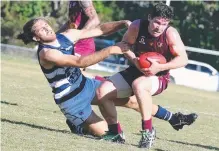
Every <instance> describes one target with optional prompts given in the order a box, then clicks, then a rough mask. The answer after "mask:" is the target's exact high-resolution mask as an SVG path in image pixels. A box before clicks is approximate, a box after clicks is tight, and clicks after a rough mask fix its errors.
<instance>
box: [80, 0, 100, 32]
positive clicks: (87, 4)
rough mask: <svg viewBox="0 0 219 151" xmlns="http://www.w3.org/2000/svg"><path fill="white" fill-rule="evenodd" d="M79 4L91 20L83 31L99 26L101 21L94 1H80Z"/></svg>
mask: <svg viewBox="0 0 219 151" xmlns="http://www.w3.org/2000/svg"><path fill="white" fill-rule="evenodd" d="M79 4H80V5H81V7H82V9H83V11H84V13H85V14H86V15H87V17H88V18H89V19H88V20H87V22H86V24H85V26H84V27H83V29H91V28H94V27H96V26H98V25H99V24H100V20H99V18H98V15H97V12H96V10H95V8H94V6H93V3H92V0H86V1H83V0H80V1H79Z"/></svg>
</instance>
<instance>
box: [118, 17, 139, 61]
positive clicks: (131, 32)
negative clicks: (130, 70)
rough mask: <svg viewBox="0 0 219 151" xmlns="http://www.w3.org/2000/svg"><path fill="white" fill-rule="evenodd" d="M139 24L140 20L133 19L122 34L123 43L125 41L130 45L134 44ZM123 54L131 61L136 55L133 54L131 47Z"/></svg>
mask: <svg viewBox="0 0 219 151" xmlns="http://www.w3.org/2000/svg"><path fill="white" fill-rule="evenodd" d="M139 24H140V20H135V21H133V22H132V23H131V25H130V26H129V28H128V30H127V31H126V33H125V34H124V36H123V39H122V41H123V42H125V43H127V44H129V45H131V46H132V45H134V44H135V42H136V39H137V36H138V31H139ZM124 55H125V56H126V57H127V58H128V59H129V60H130V61H131V62H133V63H134V60H135V59H136V56H135V54H134V52H132V50H131V49H130V50H129V51H127V52H126V53H124Z"/></svg>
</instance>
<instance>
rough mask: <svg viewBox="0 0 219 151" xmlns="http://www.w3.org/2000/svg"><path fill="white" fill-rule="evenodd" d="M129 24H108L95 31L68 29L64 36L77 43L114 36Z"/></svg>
mask: <svg viewBox="0 0 219 151" xmlns="http://www.w3.org/2000/svg"><path fill="white" fill-rule="evenodd" d="M128 22H129V21H128V20H121V21H115V22H107V23H103V24H101V25H99V26H98V27H96V28H93V29H83V30H77V29H68V30H67V31H66V32H64V33H63V34H64V35H65V36H66V37H68V38H69V39H70V40H71V41H72V42H74V43H75V42H77V41H78V40H80V39H86V38H91V37H98V36H102V35H109V34H112V33H114V32H116V31H118V30H120V29H122V28H125V27H127V24H128Z"/></svg>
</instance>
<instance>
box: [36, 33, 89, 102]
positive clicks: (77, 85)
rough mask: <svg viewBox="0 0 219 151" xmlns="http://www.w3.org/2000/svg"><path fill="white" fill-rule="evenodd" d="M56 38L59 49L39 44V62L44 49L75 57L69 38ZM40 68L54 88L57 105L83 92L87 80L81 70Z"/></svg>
mask: <svg viewBox="0 0 219 151" xmlns="http://www.w3.org/2000/svg"><path fill="white" fill-rule="evenodd" d="M56 38H57V40H58V42H59V43H60V46H59V47H54V46H51V45H44V44H39V48H38V51H37V56H38V60H39V52H40V50H42V49H43V48H51V49H57V50H59V51H61V52H62V53H63V54H67V55H72V54H73V55H74V44H73V43H72V42H71V41H70V40H69V39H68V38H66V37H65V36H64V35H62V34H56ZM40 67H41V69H42V71H43V73H44V75H45V77H46V79H47V80H48V82H49V84H50V87H51V88H52V92H53V94H54V99H55V102H56V104H60V103H62V102H65V101H67V100H69V99H71V98H72V97H74V96H76V95H77V94H78V93H80V92H81V91H82V90H83V88H84V85H85V83H86V78H85V77H84V76H83V75H82V74H81V70H80V68H78V67H59V66H54V67H53V68H51V69H45V68H44V67H43V66H41V65H40Z"/></svg>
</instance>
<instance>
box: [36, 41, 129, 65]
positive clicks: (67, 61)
mask: <svg viewBox="0 0 219 151" xmlns="http://www.w3.org/2000/svg"><path fill="white" fill-rule="evenodd" d="M126 49H127V48H126V46H125V45H122V44H118V45H115V46H110V47H107V48H105V49H102V50H101V51H98V52H96V53H93V54H90V55H87V56H81V57H78V56H74V55H66V54H63V53H62V52H60V51H58V50H55V49H43V50H41V51H40V54H39V56H40V64H41V65H42V66H43V67H45V68H46V69H48V68H52V67H53V66H54V65H57V66H63V67H64V66H73V67H80V68H85V67H88V66H91V65H93V64H96V63H98V62H100V61H102V60H104V59H105V58H107V57H108V56H109V55H113V54H122V53H123V51H125V50H126Z"/></svg>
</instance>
